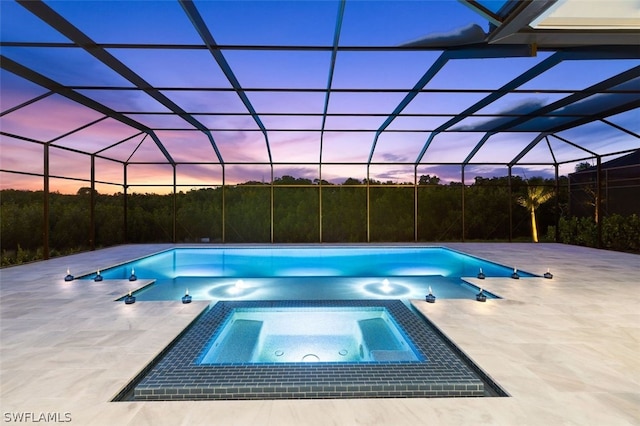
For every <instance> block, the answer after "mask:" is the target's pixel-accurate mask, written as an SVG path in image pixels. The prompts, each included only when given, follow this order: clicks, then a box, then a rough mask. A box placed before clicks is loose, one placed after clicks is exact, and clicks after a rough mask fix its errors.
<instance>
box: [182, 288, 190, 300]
mask: <svg viewBox="0 0 640 426" xmlns="http://www.w3.org/2000/svg"><path fill="white" fill-rule="evenodd" d="M182 303H191V296H189V289H187V290H186V291H185V292H184V296H182Z"/></svg>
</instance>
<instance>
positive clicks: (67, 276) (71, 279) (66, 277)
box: [64, 268, 73, 281]
mask: <svg viewBox="0 0 640 426" xmlns="http://www.w3.org/2000/svg"><path fill="white" fill-rule="evenodd" d="M64 280H65V281H73V275H71V271H69V268H67V275H66V276H65V277H64Z"/></svg>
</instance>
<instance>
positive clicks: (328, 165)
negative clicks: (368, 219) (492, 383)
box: [0, 0, 640, 192]
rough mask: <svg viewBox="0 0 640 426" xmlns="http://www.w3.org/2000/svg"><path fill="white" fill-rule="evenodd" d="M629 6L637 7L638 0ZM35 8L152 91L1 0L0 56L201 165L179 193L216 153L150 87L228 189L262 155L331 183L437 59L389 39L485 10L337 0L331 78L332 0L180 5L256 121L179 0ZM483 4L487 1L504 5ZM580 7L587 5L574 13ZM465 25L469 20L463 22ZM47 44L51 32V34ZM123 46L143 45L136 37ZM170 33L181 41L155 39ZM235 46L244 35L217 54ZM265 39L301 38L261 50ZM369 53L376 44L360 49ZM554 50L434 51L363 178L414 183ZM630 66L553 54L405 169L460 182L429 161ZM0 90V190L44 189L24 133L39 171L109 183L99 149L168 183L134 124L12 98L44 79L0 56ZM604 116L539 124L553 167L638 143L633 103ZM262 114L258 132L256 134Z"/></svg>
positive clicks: (517, 143)
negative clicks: (434, 69) (550, 131)
mask: <svg viewBox="0 0 640 426" xmlns="http://www.w3.org/2000/svg"><path fill="white" fill-rule="evenodd" d="M626 1H627V2H630V3H633V4H637V2H636V1H635V0H626ZM45 3H46V5H48V7H50V8H51V9H53V11H55V12H56V13H57V14H59V15H61V16H62V17H63V18H64V19H65V20H67V21H69V22H71V23H72V24H73V25H75V26H76V27H77V28H78V29H79V30H80V31H81V32H83V33H84V34H85V35H86V36H88V37H89V38H90V39H91V40H93V41H94V42H96V43H98V44H102V45H104V46H105V47H104V50H105V51H106V52H107V53H108V54H109V55H111V56H112V57H113V58H115V60H116V61H117V62H118V63H120V64H123V65H124V66H125V67H126V68H128V69H129V70H130V71H131V72H132V74H135V75H137V76H138V77H139V78H140V79H141V80H142V81H144V82H146V83H148V84H149V86H150V87H155V88H157V91H156V95H155V98H154V97H153V96H151V95H149V94H148V93H145V92H144V91H142V90H139V89H138V88H136V86H135V84H134V83H133V82H132V81H131V80H130V79H127V78H126V76H123V75H120V74H119V73H118V72H116V71H115V70H114V69H112V68H110V67H109V66H107V65H106V64H104V63H102V62H101V61H100V60H98V59H97V58H96V57H94V56H92V55H91V54H89V53H88V52H87V51H85V50H84V49H81V48H78V47H70V46H67V45H65V44H66V43H69V42H70V39H69V38H67V37H66V36H65V35H64V34H61V33H60V32H58V31H56V30H55V29H53V28H51V27H49V26H48V25H47V24H46V23H44V22H43V21H42V20H41V19H40V18H39V17H37V16H35V15H34V14H33V13H32V12H31V11H29V10H27V8H25V7H23V6H22V5H20V4H18V3H16V2H13V1H7V0H0V8H1V9H0V17H1V18H0V19H1V22H0V31H1V32H0V38H1V41H2V43H4V44H3V45H2V47H1V53H2V55H3V57H5V58H8V59H9V60H11V61H13V62H15V63H17V64H19V65H20V66H23V67H26V68H29V69H31V70H33V71H35V72H36V73H38V74H41V75H44V76H45V77H47V78H48V79H50V80H52V81H53V82H55V83H58V84H60V85H63V86H67V87H70V88H72V89H73V90H74V91H75V92H77V93H79V94H81V95H83V96H85V97H86V98H89V99H92V100H94V101H97V102H98V103H100V104H102V105H104V106H107V107H108V108H110V109H111V110H113V111H115V112H117V113H118V114H119V116H124V117H127V118H128V119H133V120H135V121H136V122H137V123H140V124H141V125H142V126H146V127H148V128H150V129H153V130H154V132H155V134H156V135H157V137H158V139H159V140H160V141H161V142H162V144H163V145H164V146H165V147H166V149H167V151H168V152H169V154H170V155H171V157H172V158H173V160H175V161H176V162H178V163H200V164H179V165H178V166H177V169H176V170H177V183H178V185H184V186H183V187H181V189H182V190H188V189H190V188H191V187H197V186H198V185H215V184H221V183H222V167H221V166H220V165H219V164H217V163H219V160H218V157H217V155H216V152H215V150H214V148H213V147H212V143H211V140H210V139H209V138H208V137H207V135H206V134H205V133H204V132H202V131H200V130H198V129H197V128H196V127H195V126H194V125H193V122H189V121H187V120H185V119H183V118H181V117H179V116H177V115H175V114H170V112H171V110H170V108H169V107H168V106H167V102H164V104H163V103H161V102H160V101H159V100H158V98H159V97H162V98H163V99H167V100H168V101H169V103H171V104H172V105H176V106H177V107H179V108H180V109H182V110H184V111H186V112H187V113H189V114H190V116H191V117H192V118H193V119H195V121H197V122H198V123H200V124H202V126H203V127H205V128H207V129H209V130H210V134H211V136H212V140H213V141H214V143H215V145H216V147H217V149H218V150H219V153H220V156H221V157H222V159H223V161H224V162H225V164H226V165H225V182H226V183H228V184H234V183H238V182H244V181H248V180H258V181H266V182H268V181H269V179H270V177H271V167H270V165H269V163H270V158H269V155H271V160H272V162H273V163H274V166H273V168H274V177H281V176H283V175H293V176H296V177H306V178H309V179H316V178H319V167H318V163H319V162H320V161H322V163H323V165H322V179H324V180H328V181H331V182H334V183H341V182H343V181H344V180H345V179H346V178H348V177H353V178H357V179H363V178H365V177H366V174H367V162H368V159H369V156H370V154H371V151H372V144H373V141H374V140H375V135H376V130H378V129H379V128H380V127H381V126H382V125H383V123H384V122H385V120H386V119H387V116H388V115H389V114H391V113H392V112H393V111H394V110H395V109H396V108H397V107H398V105H399V104H400V103H401V102H402V100H403V99H404V98H405V96H407V93H408V92H409V90H410V89H412V88H413V87H414V86H415V85H416V84H417V82H418V81H420V79H421V78H422V77H423V75H425V72H427V70H428V69H429V68H430V67H431V66H432V65H433V64H434V63H435V62H436V61H437V60H438V58H439V57H440V55H441V53H442V52H441V51H433V50H396V51H393V49H390V48H392V47H394V46H400V45H403V44H406V43H410V42H413V41H416V40H419V39H423V38H425V37H427V36H430V37H432V38H434V39H445V38H447V37H453V36H456V35H460V34H461V33H463V32H464V31H466V30H469V29H470V28H478V27H479V28H481V29H482V30H483V31H484V32H488V31H489V24H488V22H487V21H486V20H485V19H484V18H483V16H481V15H479V14H478V13H476V12H475V11H473V10H471V9H470V8H468V7H466V6H465V5H463V4H461V3H460V2H458V1H454V0H447V1H393V2H392V1H354V0H349V1H347V2H346V4H345V8H344V17H343V20H342V25H341V27H340V28H341V31H340V33H339V43H338V45H339V46H340V47H353V49H343V50H338V51H337V53H336V55H335V70H334V72H333V74H331V73H330V70H331V61H332V51H331V49H329V48H330V47H331V46H332V45H333V40H334V36H335V29H336V18H337V16H339V10H340V2H338V1H329V0H327V1H270V0H267V1H202V0H200V1H195V2H194V5H195V7H196V9H197V11H198V12H199V14H200V15H201V16H202V18H203V20H204V22H205V24H206V25H207V27H208V29H209V31H210V33H211V35H212V37H213V38H214V39H215V42H216V43H217V44H218V45H220V46H227V48H223V49H222V50H220V52H222V55H223V57H224V60H225V61H226V63H228V65H229V69H230V70H231V72H232V74H233V76H234V77H235V79H237V81H238V83H239V85H240V86H241V87H242V88H243V89H244V92H243V93H244V94H245V95H246V97H247V99H248V100H249V102H250V105H251V106H252V107H253V109H254V110H255V111H256V112H257V115H258V117H259V122H260V123H258V121H257V120H255V119H254V118H253V117H252V116H251V115H250V114H248V109H247V106H246V105H245V104H244V103H243V102H242V100H241V97H240V96H239V95H238V93H236V91H234V90H233V86H232V84H231V82H230V81H229V78H228V74H227V75H225V73H224V72H223V71H222V69H221V67H220V66H219V65H218V64H217V62H216V60H214V58H213V56H212V54H211V53H210V52H209V51H208V50H206V49H205V48H204V45H203V40H202V38H201V36H200V35H199V34H198V32H197V31H196V30H195V28H194V26H193V25H192V23H191V22H190V19H189V17H188V15H187V13H186V12H185V10H184V9H183V7H182V6H181V5H180V3H179V2H177V1H169V0H167V1H47V2H45ZM483 3H486V4H488V5H489V6H490V7H494V6H496V5H498V4H501V3H503V2H483ZM588 3H589V2H588V1H585V7H588ZM473 24H475V25H476V27H471V26H472V25H473ZM12 42H34V43H35V44H36V45H31V46H16V45H15V44H13V45H12ZM38 43H45V44H39V45H37V44H38ZM46 43H49V44H46ZM50 43H60V44H58V45H56V46H52V45H51V44H50ZM122 44H138V45H148V44H153V45H155V46H154V48H152V49H144V48H141V47H142V46H138V47H133V46H123V45H122ZM176 44H178V45H184V47H185V48H184V49H176V48H170V46H169V45H176ZM159 45H163V46H159ZM240 45H249V46H253V47H252V48H242V49H240V48H235V49H234V48H228V47H229V46H240ZM264 46H267V47H269V46H271V47H273V46H297V47H313V48H309V49H297V48H288V49H279V50H278V49H268V48H267V49H262V48H260V47H264ZM327 47H329V48H327ZM369 47H384V48H386V49H385V50H378V51H372V50H368V48H369ZM359 48H361V49H359ZM552 55H553V52H549V51H539V52H538V53H537V55H536V56H533V57H511V58H491V59H454V60H450V61H448V62H447V63H446V64H445V65H444V67H443V68H442V70H440V72H438V73H437V74H436V75H435V76H434V77H433V78H432V79H431V80H429V81H428V82H427V83H426V85H425V86H424V89H427V90H426V91H422V92H420V93H418V94H417V96H415V98H413V99H412V100H411V102H410V103H409V104H408V105H407V106H406V108H404V109H403V110H402V111H401V115H399V116H398V117H397V118H395V119H394V120H393V121H392V122H391V123H390V124H389V126H388V127H387V128H386V130H387V131H384V132H382V133H381V134H380V137H379V138H378V140H377V144H376V146H375V150H373V154H372V157H371V162H372V165H371V166H370V173H371V175H370V176H371V178H372V179H376V180H381V181H388V180H391V181H394V182H398V183H401V182H413V173H414V166H413V165H412V163H414V162H415V161H416V159H417V158H418V157H419V155H420V152H421V150H422V149H423V147H424V145H425V142H426V141H427V139H428V138H429V135H430V132H431V131H433V130H434V129H436V128H438V126H440V125H442V124H444V123H446V122H448V121H449V120H451V119H452V118H454V117H455V116H456V114H459V113H461V112H462V111H464V110H465V109H467V108H468V107H470V106H472V105H473V104H475V103H476V102H478V101H480V100H482V99H483V98H485V97H486V96H488V95H489V94H490V93H491V91H493V90H496V89H499V88H500V87H502V86H503V85H505V84H507V83H508V82H510V81H511V80H513V79H515V78H516V77H518V76H519V75H521V74H522V73H524V72H526V71H527V70H528V69H530V68H531V67H533V66H535V65H537V64H540V63H542V62H543V61H545V60H547V59H548V58H549V57H551V56H552ZM639 64H640V61H639V60H638V58H637V57H636V58H634V59H616V60H595V59H594V60H566V61H562V62H560V63H559V64H558V65H556V66H554V67H552V68H550V69H549V70H548V71H545V72H543V73H542V74H540V75H539V76H537V77H534V78H532V79H530V80H529V81H527V82H525V83H524V84H523V85H521V86H520V87H518V89H521V90H520V92H518V93H508V94H506V95H505V96H502V97H501V98H499V99H497V100H496V101H495V102H494V103H492V104H490V105H488V106H486V107H484V108H482V109H480V110H479V111H477V112H476V116H472V117H468V118H466V119H464V120H462V121H460V122H459V123H456V124H455V125H453V126H452V127H451V128H450V129H449V130H457V131H447V132H443V133H440V134H438V135H437V136H435V138H434V139H433V141H432V142H431V144H430V145H429V148H428V150H427V151H426V153H425V155H424V157H422V158H421V163H422V164H424V165H421V166H419V167H418V175H421V174H431V175H433V174H436V175H438V176H440V177H441V178H442V179H444V181H460V166H459V165H446V166H441V165H434V163H460V162H462V161H464V160H465V158H466V157H467V155H468V154H469V153H470V152H471V150H472V149H473V147H474V146H475V145H476V144H477V143H478V142H479V141H480V140H481V139H482V137H483V136H484V135H485V131H484V130H483V128H484V127H486V126H487V123H491V122H492V120H496V119H501V118H499V117H498V114H501V113H514V114H523V113H527V112H530V111H534V110H535V109H538V108H540V107H542V106H544V105H548V104H550V103H552V102H555V101H558V100H560V99H562V98H564V97H566V96H569V95H571V94H572V93H573V92H574V91H579V90H582V89H585V88H587V87H589V86H591V85H594V84H596V83H598V82H600V81H603V80H606V79H608V78H611V77H613V76H615V75H617V74H619V73H622V72H624V71H627V70H630V69H632V68H634V67H638V65H639ZM329 81H330V85H331V88H332V89H334V90H336V89H337V91H333V92H331V94H330V97H329V98H328V103H327V107H326V112H327V113H328V115H327V116H326V121H324V123H323V113H324V112H325V102H327V94H326V92H325V89H327V87H328V84H329V83H328V82H329ZM621 86H623V87H620V89H621V90H622V89H624V90H627V91H628V92H627V95H626V96H628V97H630V98H631V97H635V98H638V94H637V92H635V93H633V91H637V90H638V88H639V86H640V84H639V83H638V79H637V78H636V79H635V80H631V81H630V82H629V83H627V84H626V85H621ZM0 90H1V91H0V107H1V110H2V116H1V117H0V131H2V132H3V134H2V135H1V136H0V138H1V139H0V142H1V144H2V149H1V154H0V168H1V169H2V170H3V171H2V172H0V188H2V189H7V188H19V189H42V177H39V176H30V175H24V174H16V173H11V171H20V172H26V173H32V174H36V175H37V174H41V173H43V170H44V165H43V150H44V148H43V146H42V145H40V144H37V143H31V142H28V140H35V141H39V142H43V143H49V144H50V146H51V149H50V174H51V175H53V176H60V177H67V178H78V179H85V180H87V179H89V177H90V159H89V156H86V155H82V154H78V153H75V152H72V151H66V150H60V149H57V148H55V147H66V148H71V149H73V150H78V151H82V152H86V153H89V154H96V155H97V158H96V179H97V180H98V181H104V182H112V183H116V184H122V182H123V166H122V164H120V163H118V162H114V161H110V160H108V159H106V158H110V159H113V160H116V161H120V162H128V163H130V165H129V166H128V168H127V178H128V183H129V184H130V185H143V186H141V187H139V188H137V189H134V190H135V191H138V192H144V191H147V190H148V191H156V192H166V191H168V190H169V189H170V188H149V187H147V186H144V185H149V184H153V185H169V186H170V185H172V184H173V168H172V167H171V166H170V165H168V164H161V165H156V164H139V163H154V162H162V163H166V162H167V160H166V158H165V156H164V155H163V153H162V152H161V151H160V149H158V146H157V145H156V144H155V143H154V141H153V139H152V138H151V137H149V136H147V135H146V134H144V133H141V132H140V130H138V129H135V128H133V127H131V126H128V125H126V124H123V123H122V122H120V121H118V120H116V119H114V118H109V117H106V116H105V115H104V114H103V113H101V112H97V111H95V110H92V109H90V108H87V107H85V106H82V105H80V104H78V103H76V102H74V101H72V100H70V99H68V98H66V97H64V96H62V95H60V94H49V95H47V96H43V97H42V99H39V100H37V101H36V102H33V103H30V104H28V105H26V106H23V107H21V108H18V109H15V110H12V109H13V108H15V107H16V106H19V105H21V104H23V103H25V102H28V101H30V100H32V99H34V98H36V97H39V96H41V95H46V94H47V93H48V90H47V89H45V88H43V87H41V86H39V85H37V84H34V83H32V82H30V81H28V80H26V79H24V78H22V77H20V76H17V75H16V74H14V73H13V72H10V71H8V70H6V69H5V68H4V66H3V69H2V70H1V71H0ZM429 90H432V91H429ZM606 96H607V95H603V96H601V97H595V96H592V97H587V98H585V99H584V100H582V101H581V106H580V105H578V106H577V107H576V109H574V110H573V112H572V113H576V112H577V111H580V108H583V109H589V108H594V107H596V106H597V105H601V104H602V103H603V102H605V103H606V102H608V98H606ZM618 96H623V95H618ZM556 112H558V113H561V112H562V111H556ZM583 112H584V111H582V112H581V113H583ZM158 113H160V114H158ZM162 113H164V114H162ZM221 114H223V115H221ZM300 114H309V115H300ZM336 114H338V115H336ZM366 114H369V115H366ZM417 114H423V115H424V114H434V115H433V116H418V115H417ZM502 119H503V118H502ZM606 120H607V121H608V122H609V123H606V122H602V121H597V122H594V123H590V124H585V125H582V126H580V127H577V128H575V129H570V130H564V131H561V132H558V133H557V136H558V137H554V136H550V137H549V143H550V145H551V147H552V149H553V154H554V155H555V157H556V160H557V161H560V162H562V161H568V160H573V159H579V158H583V157H587V156H589V154H587V153H586V152H584V151H580V150H579V149H578V148H576V147H575V146H574V145H572V144H577V145H581V146H583V147H586V148H587V149H588V150H590V151H593V152H595V153H597V154H607V153H612V152H619V151H625V150H630V149H635V148H640V142H639V139H638V137H637V135H638V134H640V114H639V113H638V109H637V108H636V109H634V110H631V111H627V112H624V113H622V114H618V115H613V116H610V117H608V118H607V119H606ZM260 124H262V125H263V126H264V128H265V129H266V135H267V137H268V145H267V143H266V140H265V135H264V134H263V132H262V131H260ZM323 126H324V127H323ZM620 127H621V128H622V129H625V130H627V131H624V130H622V129H621V128H620ZM323 128H324V132H322V130H323ZM629 132H631V133H629ZM633 133H635V135H636V136H634V135H633ZM538 134H539V131H536V129H532V131H519V132H510V133H502V134H497V135H494V136H492V137H490V138H489V139H488V140H487V142H486V143H485V144H484V145H483V146H482V148H480V149H479V150H478V152H477V154H476V155H475V156H474V157H473V160H472V163H501V165H496V164H489V165H481V164H475V165H474V164H471V165H469V166H467V168H466V169H465V176H466V180H467V181H473V178H474V177H475V176H479V175H481V176H494V175H499V176H504V175H506V174H507V168H506V166H505V165H504V164H506V163H509V162H510V161H511V160H512V159H513V158H514V157H516V156H517V155H518V153H519V152H520V151H521V150H522V149H524V148H525V147H526V146H527V145H528V144H529V143H530V142H531V141H532V140H533V139H534V138H535V137H536V136H537V135H538ZM65 135H66V136H65ZM15 136H18V137H21V138H26V140H25V139H20V138H17V137H15ZM61 136H64V137H61ZM321 140H322V144H321ZM567 141H569V142H571V143H572V144H571V143H567ZM267 147H269V149H268V148H267ZM103 157H104V158H103ZM607 159H609V158H605V161H606V160H607ZM552 161H553V158H552V156H551V153H550V150H549V147H548V146H547V144H546V142H545V141H543V142H542V143H540V144H539V145H538V146H536V147H535V148H534V149H533V150H531V151H530V152H529V154H527V155H526V156H525V157H523V159H522V163H547V164H548V163H551V162H552ZM202 163H216V164H202ZM251 163H263V164H258V165H257V164H251ZM333 163H354V164H348V165H335V164H333ZM377 163H393V164H377ZM574 166H575V163H571V164H567V165H564V166H562V168H561V173H562V174H566V173H569V172H571V171H573V167H574ZM553 170H554V169H553V166H550V165H531V164H524V165H518V166H516V167H514V171H513V172H514V174H515V175H519V176H521V177H524V178H526V177H531V176H534V175H545V176H552V175H553ZM81 186H88V184H87V182H76V181H70V180H65V179H57V178H53V179H51V190H52V191H55V190H59V191H61V192H75V191H76V190H77V188H79V187H81ZM97 189H98V191H99V192H118V191H121V190H122V187H121V186H119V185H102V184H99V185H97Z"/></svg>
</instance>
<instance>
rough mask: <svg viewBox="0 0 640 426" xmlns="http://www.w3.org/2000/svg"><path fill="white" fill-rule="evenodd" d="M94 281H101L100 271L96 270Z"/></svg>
mask: <svg viewBox="0 0 640 426" xmlns="http://www.w3.org/2000/svg"><path fill="white" fill-rule="evenodd" d="M93 280H94V281H102V275H100V271H98V272H96V276H95V278H94V279H93Z"/></svg>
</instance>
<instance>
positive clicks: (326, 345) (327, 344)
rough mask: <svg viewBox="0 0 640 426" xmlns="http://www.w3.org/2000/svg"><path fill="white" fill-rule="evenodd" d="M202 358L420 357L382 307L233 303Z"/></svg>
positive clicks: (205, 361) (253, 360)
mask: <svg viewBox="0 0 640 426" xmlns="http://www.w3.org/2000/svg"><path fill="white" fill-rule="evenodd" d="M207 346H208V347H207V350H206V352H205V353H204V354H203V356H202V358H201V360H200V362H199V363H200V364H226V363H281V362H379V361H418V359H419V358H418V356H417V355H416V353H415V352H414V350H413V349H412V346H411V345H410V344H409V343H408V342H407V340H406V339H405V337H404V336H403V334H402V332H401V331H400V330H399V329H398V326H397V325H396V323H395V321H394V320H393V318H392V317H391V316H390V315H389V313H388V311H387V310H386V309H385V308H368V309H364V308H362V309H359V310H357V309H346V308H342V309H339V308H328V307H327V308H307V309H305V308H280V309H270V308H262V309H250V310H247V309H234V310H233V311H232V312H231V314H230V315H229V318H228V319H227V321H226V323H225V324H224V325H223V326H222V327H221V329H220V330H219V331H218V333H216V335H215V336H213V338H212V339H211V341H210V342H209V344H208V345H207Z"/></svg>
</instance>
